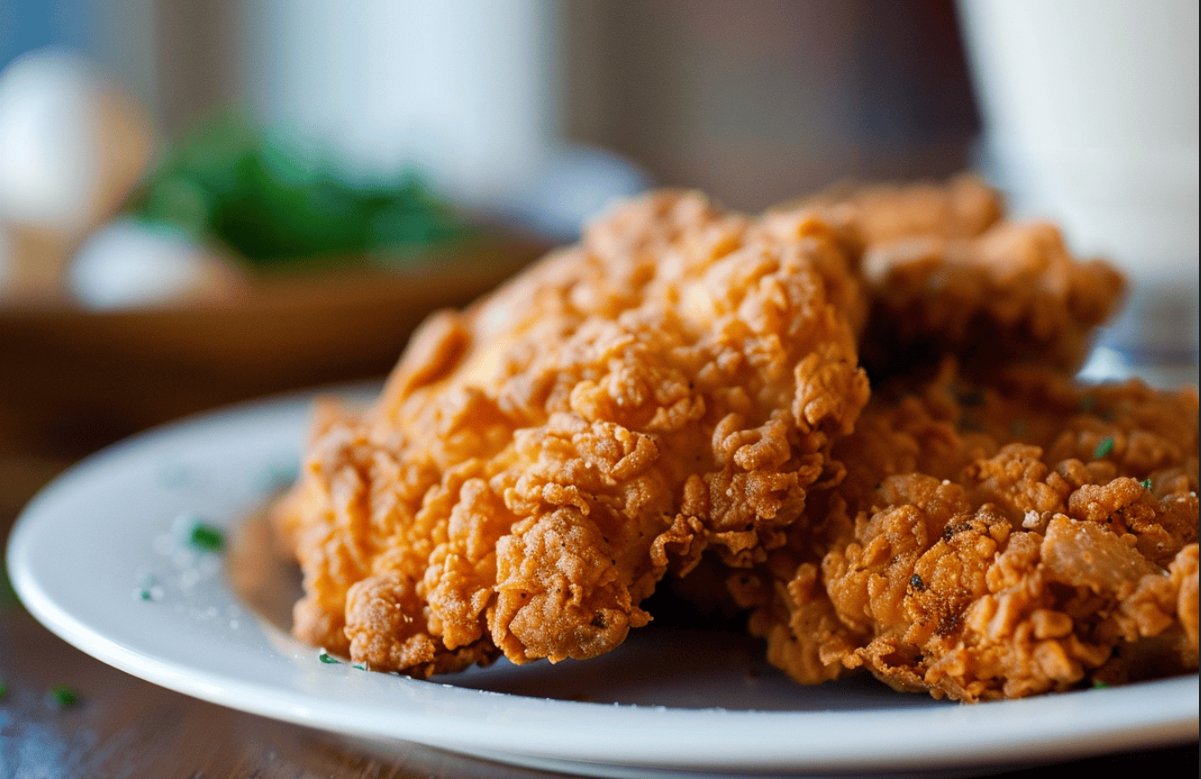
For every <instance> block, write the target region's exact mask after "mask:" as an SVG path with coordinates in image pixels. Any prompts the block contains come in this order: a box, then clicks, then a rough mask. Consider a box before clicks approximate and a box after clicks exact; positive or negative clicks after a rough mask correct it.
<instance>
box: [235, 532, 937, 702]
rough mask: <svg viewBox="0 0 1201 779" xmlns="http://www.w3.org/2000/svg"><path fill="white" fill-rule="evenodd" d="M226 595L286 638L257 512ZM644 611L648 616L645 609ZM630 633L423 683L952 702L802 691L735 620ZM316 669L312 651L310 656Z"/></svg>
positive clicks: (609, 693) (290, 597)
mask: <svg viewBox="0 0 1201 779" xmlns="http://www.w3.org/2000/svg"><path fill="white" fill-rule="evenodd" d="M226 572H227V576H228V577H229V581H230V585H231V588H232V589H233V591H234V593H235V594H236V595H237V596H238V597H239V598H240V599H241V600H242V601H243V603H244V604H245V605H246V606H247V607H248V608H249V609H250V611H252V612H253V613H254V614H255V615H256V616H257V617H258V618H259V620H260V621H261V622H263V623H265V624H264V626H263V627H264V629H265V630H272V631H279V632H280V633H283V634H287V635H290V633H291V627H292V605H293V604H294V603H295V602H296V601H297V600H298V599H299V598H300V596H301V579H300V570H299V568H298V566H297V565H296V563H295V562H294V561H292V560H291V559H290V558H289V557H288V556H287V555H286V554H285V553H284V552H283V551H282V549H281V547H280V545H279V544H278V543H276V539H275V538H274V535H273V533H272V530H271V526H270V522H269V521H268V518H267V515H266V512H262V511H260V512H257V513H255V514H253V515H252V516H250V517H249V518H247V520H246V521H245V522H243V523H242V524H241V525H240V526H239V527H238V529H237V532H236V533H234V535H233V538H232V543H231V544H230V547H229V551H228V554H227V567H226ZM652 613H653V612H652ZM662 622H663V621H661V623H660V624H655V623H652V624H651V625H650V626H648V627H646V628H641V629H638V630H634V631H632V632H631V633H630V636H629V638H628V639H627V640H626V641H625V643H624V644H622V645H621V646H620V647H618V649H616V650H615V651H613V652H610V653H608V654H606V655H602V656H600V657H597V658H593V659H590V660H587V661H585V662H579V661H573V660H565V661H563V662H560V663H555V664H552V663H549V662H545V661H538V662H532V663H527V664H525V665H515V664H513V663H511V662H509V661H507V660H505V659H503V658H502V659H501V660H498V661H497V662H496V663H495V664H493V665H491V666H489V667H486V668H471V669H468V670H467V671H463V672H461V673H457V674H448V675H445V676H440V677H436V678H435V679H433V680H431V681H432V682H433V683H440V684H445V685H450V686H454V687H459V688H464V689H475V690H481V691H488V692H496V693H505V694H509V695H520V696H526V697H536V698H549V699H554V700H562V701H577V702H588V703H601V704H624V705H635V706H665V707H671V708H684V709H714V708H718V709H730V710H742V711H747V710H754V711H814V710H823V711H833V710H839V709H862V708H864V707H865V706H867V707H872V708H912V707H918V706H921V707H925V706H937V705H953V704H947V703H945V702H939V701H935V700H933V699H931V698H929V697H927V696H922V695H903V694H899V693H897V692H894V691H893V690H891V689H890V688H888V687H886V686H884V685H883V684H881V683H879V682H877V681H875V680H874V679H873V678H871V677H870V676H866V675H865V676H858V677H853V678H848V679H842V680H839V681H836V682H829V683H826V684H823V685H818V686H813V687H806V686H802V685H799V684H797V683H795V682H793V681H791V680H790V679H789V678H788V677H787V676H786V675H785V674H784V673H783V672H781V671H779V670H777V669H775V668H773V667H772V666H771V665H769V664H768V662H767V659H766V657H765V649H764V646H763V643H762V642H761V641H759V640H758V639H754V638H751V637H749V636H746V635H743V634H741V633H739V632H737V630H736V625H737V621H736V620H735V619H726V618H721V619H716V620H715V623H717V626H716V627H714V628H712V629H701V628H699V627H696V626H695V623H696V622H697V619H696V618H695V615H686V616H684V617H680V616H679V614H678V612H677V614H676V615H675V616H674V617H673V618H672V619H671V620H669V621H667V624H662ZM312 657H313V662H314V663H317V662H319V660H318V653H317V651H316V650H314V651H313V652H312Z"/></svg>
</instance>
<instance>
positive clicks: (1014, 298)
mask: <svg viewBox="0 0 1201 779" xmlns="http://www.w3.org/2000/svg"><path fill="white" fill-rule="evenodd" d="M1121 290H1122V281H1121V278H1120V277H1119V276H1118V274H1116V273H1115V272H1114V271H1113V270H1112V269H1110V268H1109V267H1108V266H1106V265H1104V264H1103V263H1099V262H1082V261H1080V260H1078V259H1076V258H1074V257H1073V256H1072V255H1071V254H1070V253H1069V252H1068V251H1067V249H1066V248H1065V246H1064V244H1063V240H1062V238H1061V236H1060V235H1059V233H1058V231H1057V230H1056V229H1055V228H1054V227H1052V226H1050V225H1046V224H1041V223H1028V224H1023V223H1015V222H1011V221H1007V220H1006V219H1005V218H1004V215H1003V207H1002V203H1001V200H1000V198H999V197H998V196H997V195H996V193H994V192H993V191H992V190H990V189H988V188H987V187H985V186H984V185H982V184H981V183H980V182H979V181H977V180H975V179H973V178H970V177H960V178H957V179H954V180H952V181H950V182H948V183H947V184H945V185H934V184H918V185H908V186H903V187H895V186H887V187H867V188H861V189H853V190H843V191H838V192H832V193H826V194H824V195H822V196H820V197H817V198H813V199H810V200H807V201H799V202H796V203H792V204H788V205H786V206H782V207H780V208H777V209H773V210H771V211H769V212H767V213H766V214H764V215H762V216H760V217H749V216H744V215H739V214H734V213H730V212H727V211H723V210H721V209H719V208H717V207H716V206H714V205H713V204H711V203H710V202H708V201H707V200H706V199H705V198H704V197H702V196H700V195H698V194H696V193H688V192H674V191H664V192H658V193H651V194H649V195H647V196H645V197H643V198H641V199H639V200H636V201H633V202H630V203H627V204H625V205H623V206H622V207H620V208H618V209H616V210H614V211H613V212H612V213H610V214H608V215H607V216H606V217H605V218H604V219H602V220H600V221H598V222H597V223H595V224H593V225H592V226H590V227H589V228H588V229H587V230H586V231H585V235H584V238H583V240H582V241H581V243H580V244H578V245H576V246H573V247H568V248H566V249H563V250H561V251H559V252H557V253H555V254H552V255H551V256H549V257H548V258H546V259H545V260H543V261H542V262H541V263H539V264H537V265H536V266H534V267H532V268H530V269H529V270H528V271H527V272H525V273H523V274H521V275H520V276H518V277H517V278H515V279H514V280H512V281H511V282H510V283H508V284H506V285H505V286H503V287H502V288H500V289H499V290H497V291H496V292H494V293H493V294H491V295H489V296H487V297H486V298H484V299H482V300H480V301H479V302H477V303H476V304H475V305H474V306H472V307H471V308H469V309H468V310H466V311H464V312H440V313H438V314H436V315H435V316H433V317H431V318H430V319H429V320H428V321H427V322H426V323H425V324H424V325H423V326H422V327H421V329H420V330H419V331H418V332H417V333H416V334H415V336H414V338H413V340H412V342H411V343H410V345H409V347H408V349H407V350H406V352H405V354H404V355H403V357H402V358H401V361H400V363H399V365H398V366H397V367H396V369H395V370H394V371H393V373H392V375H391V376H390V377H389V379H388V383H387V385H386V387H385V390H384V392H383V394H382V396H381V397H380V398H379V400H378V401H377V402H376V403H375V404H374V405H373V406H372V407H371V408H370V409H368V410H367V411H366V412H364V413H349V412H347V411H344V410H342V409H340V408H338V407H337V406H336V405H333V404H329V405H325V406H322V407H321V408H320V409H319V413H318V415H317V418H316V419H315V421H314V427H313V431H314V432H313V436H312V442H311V444H310V447H309V453H308V459H307V462H306V468H305V472H304V475H303V478H302V479H301V481H300V483H299V484H298V485H297V486H296V487H295V488H294V489H293V490H292V491H291V493H289V495H288V496H287V497H286V498H285V499H284V500H283V501H281V502H280V504H279V505H278V506H277V509H276V512H275V515H276V520H277V525H278V527H279V528H280V530H281V533H282V535H283V537H284V538H285V539H286V541H287V543H288V544H289V545H290V547H291V548H292V549H293V550H294V552H295V554H296V556H297V559H298V560H299V561H300V565H301V569H302V571H303V574H304V589H305V594H304V597H303V599H302V600H301V601H300V602H299V603H297V604H296V608H295V621H294V631H295V633H296V634H297V635H298V636H299V637H301V638H303V639H304V640H306V641H309V642H311V643H313V644H317V645H321V646H324V647H326V648H327V649H329V650H330V651H334V652H337V653H341V654H345V655H349V656H350V657H351V658H353V659H354V660H355V661H357V662H364V663H366V664H367V665H368V666H369V667H371V668H374V669H381V670H398V671H402V672H405V673H409V674H413V675H418V676H425V675H429V674H432V673H438V672H443V671H450V670H455V669H460V668H463V667H465V666H467V665H469V664H471V663H476V662H480V663H486V662H489V661H491V660H493V659H495V658H496V657H498V656H500V655H504V656H506V657H508V658H510V659H511V660H513V661H515V662H525V661H528V660H533V659H536V658H549V659H551V660H552V661H557V660H561V659H565V658H577V659H582V658H588V657H593V656H596V655H599V654H601V653H604V652H607V651H609V650H611V649H613V648H614V647H615V646H617V645H618V644H620V643H621V642H622V641H623V640H624V639H625V637H626V635H627V633H628V631H629V630H630V629H632V628H637V627H640V626H642V625H645V624H646V623H647V622H648V621H649V620H650V619H651V615H650V614H648V613H647V612H646V611H645V610H644V608H643V606H644V604H645V601H646V600H647V598H648V597H649V596H650V595H651V594H652V592H653V591H654V590H655V589H656V586H657V585H658V583H659V582H660V581H661V580H662V579H663V578H664V577H669V578H670V579H671V580H672V581H673V582H682V583H683V584H682V586H681V587H679V589H680V590H681V591H682V592H690V593H692V595H691V597H695V598H702V599H706V600H711V601H716V600H718V599H722V601H723V602H722V603H721V604H717V607H715V608H710V609H702V611H703V612H705V613H712V614H723V615H726V616H728V614H729V611H728V609H727V608H725V607H726V606H728V605H729V604H730V602H731V601H732V602H733V603H734V604H736V606H738V607H741V608H743V609H746V610H748V611H749V613H750V622H749V626H750V630H751V632H752V633H754V634H756V635H760V636H763V637H764V638H766V640H767V645H768V654H769V659H770V660H771V661H772V662H773V663H774V664H776V665H778V666H779V667H781V668H783V669H784V670H785V671H787V672H788V673H789V674H790V675H791V676H792V677H793V678H795V679H797V680H798V681H801V682H805V683H814V682H819V681H823V680H826V679H833V678H836V677H838V676H840V675H843V674H845V673H848V672H850V671H853V670H855V669H867V670H870V671H871V672H872V673H874V674H876V675H877V676H878V677H880V678H881V679H883V680H884V681H886V682H887V683H889V684H891V685H893V686H894V687H896V688H898V689H903V690H927V691H929V692H930V693H932V694H934V695H936V696H940V697H941V696H950V697H953V698H957V699H959V700H964V701H976V700H983V699H988V698H995V697H1004V696H1009V697H1016V696H1023V695H1030V694H1034V693H1040V692H1045V691H1052V690H1062V689H1067V688H1070V687H1075V686H1081V685H1085V684H1088V683H1090V682H1107V683H1114V682H1120V681H1125V680H1129V679H1138V678H1143V677H1147V676H1156V675H1164V674H1169V673H1177V672H1181V671H1186V670H1190V669H1196V667H1197V644H1198V638H1197V635H1198V627H1197V625H1198V619H1197V597H1198V596H1197V592H1198V578H1197V576H1198V575H1197V536H1198V533H1197V526H1198V521H1197V515H1198V511H1197V481H1198V476H1197V469H1198V466H1197V453H1198V433H1197V429H1198V415H1197V394H1196V392H1195V390H1194V391H1192V392H1187V391H1185V392H1179V393H1163V392H1156V391H1152V390H1150V389H1148V388H1146V387H1144V386H1142V385H1140V384H1137V383H1129V384H1123V385H1117V386H1106V387H1087V388H1085V387H1078V386H1076V385H1074V384H1073V383H1072V381H1071V378H1070V375H1071V371H1072V370H1073V369H1074V368H1075V366H1076V365H1077V364H1078V363H1079V361H1080V360H1081V359H1082V357H1083V355H1084V353H1085V351H1086V349H1087V346H1088V341H1089V338H1090V337H1091V334H1092V331H1093V330H1094V328H1095V327H1096V326H1097V325H1098V324H1099V323H1100V322H1101V321H1103V320H1104V319H1105V318H1106V317H1107V316H1108V315H1109V313H1110V312H1111V310H1112V308H1113V307H1114V305H1115V304H1116V302H1117V300H1118V298H1119V296H1120V294H1121ZM868 375H870V376H871V379H872V382H873V385H874V386H873V389H872V391H871V399H870V402H869V390H868V384H867V376H868ZM698 566H700V568H699V570H700V571H702V572H703V573H704V578H703V579H702V578H701V577H697V578H696V579H694V580H692V581H693V582H694V583H697V586H690V585H689V581H690V580H689V579H687V578H685V577H688V576H689V574H690V573H691V572H693V571H694V570H697V569H698ZM722 580H724V581H725V586H726V593H727V594H726V595H723V596H719V595H717V594H715V589H714V587H713V586H712V585H713V584H714V583H715V582H721V581H722ZM727 597H728V598H729V599H730V600H725V598H727ZM709 605H710V606H713V605H714V603H710V604H709Z"/></svg>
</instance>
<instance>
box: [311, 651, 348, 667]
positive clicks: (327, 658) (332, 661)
mask: <svg viewBox="0 0 1201 779" xmlns="http://www.w3.org/2000/svg"><path fill="white" fill-rule="evenodd" d="M317 659H318V660H320V661H321V662H323V663H326V664H329V665H337V664H338V663H341V662H342V661H341V660H339V659H338V658H336V657H334V656H333V655H331V654H329V653H328V652H322V653H321V654H319V655H317Z"/></svg>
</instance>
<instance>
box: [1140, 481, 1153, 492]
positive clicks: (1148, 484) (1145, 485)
mask: <svg viewBox="0 0 1201 779" xmlns="http://www.w3.org/2000/svg"><path fill="white" fill-rule="evenodd" d="M1139 483H1140V484H1142V485H1143V489H1144V490H1150V489H1151V480H1150V479H1143V480H1142V481H1141V482H1139Z"/></svg>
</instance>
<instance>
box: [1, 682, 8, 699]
mask: <svg viewBox="0 0 1201 779" xmlns="http://www.w3.org/2000/svg"><path fill="white" fill-rule="evenodd" d="M6 695H8V682H6V681H4V680H3V679H0V700H3V698H4V696H6Z"/></svg>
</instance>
